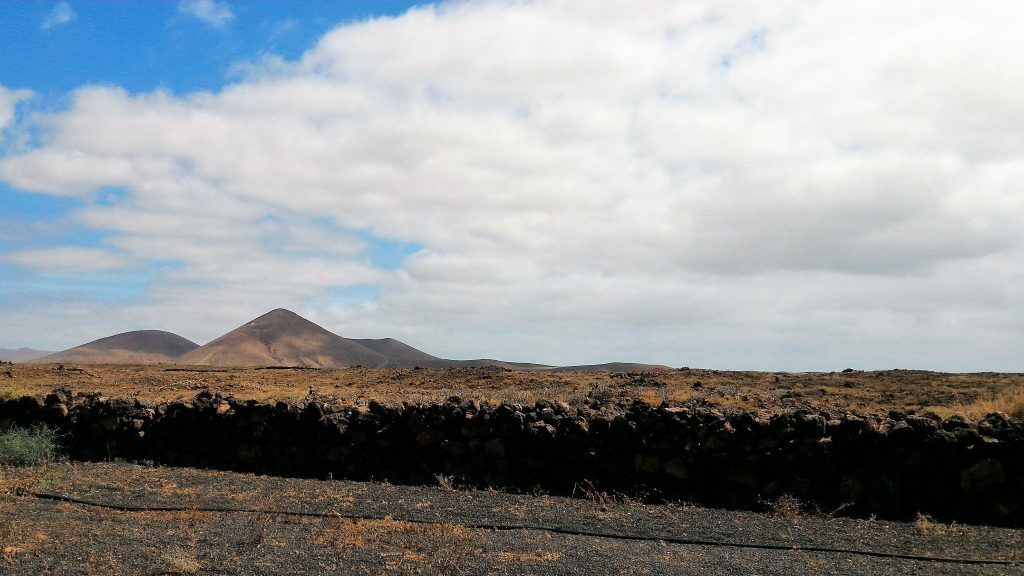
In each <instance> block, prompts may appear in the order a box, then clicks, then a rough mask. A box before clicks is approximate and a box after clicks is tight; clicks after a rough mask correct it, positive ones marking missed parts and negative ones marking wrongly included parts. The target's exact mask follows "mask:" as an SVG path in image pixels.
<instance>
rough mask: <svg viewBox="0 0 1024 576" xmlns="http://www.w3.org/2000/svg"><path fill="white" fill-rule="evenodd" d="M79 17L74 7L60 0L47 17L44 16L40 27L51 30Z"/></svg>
mask: <svg viewBox="0 0 1024 576" xmlns="http://www.w3.org/2000/svg"><path fill="white" fill-rule="evenodd" d="M77 17H78V14H76V13H75V10H74V8H72V7H71V4H68V3H67V2H58V3H57V4H56V5H54V7H53V10H50V12H49V13H47V15H46V17H45V18H43V22H42V24H40V25H39V27H40V28H41V29H43V30H50V29H51V28H58V27H60V26H63V25H65V24H68V23H70V22H71V21H72V20H74V19H75V18H77Z"/></svg>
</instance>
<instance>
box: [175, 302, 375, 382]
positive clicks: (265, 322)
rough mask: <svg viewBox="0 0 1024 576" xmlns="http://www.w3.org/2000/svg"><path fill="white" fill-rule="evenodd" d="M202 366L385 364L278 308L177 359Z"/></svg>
mask: <svg viewBox="0 0 1024 576" xmlns="http://www.w3.org/2000/svg"><path fill="white" fill-rule="evenodd" d="M177 362H178V363H179V364H193V365H200V366H242V367H244V366H308V367H314V368H340V367H344V366H356V365H359V366H367V367H377V366H382V365H385V364H387V358H386V357H385V355H384V354H381V353H379V352H376V351H374V350H371V349H370V348H367V347H366V346H364V345H362V344H360V343H358V342H355V341H353V340H349V339H347V338H342V337H341V336H338V335H337V334H334V333H332V332H329V331H327V330H325V329H324V328H322V327H320V326H318V325H316V324H314V323H312V322H310V321H309V320H306V319H305V318H303V317H302V316H299V315H298V314H296V313H294V312H291V311H289V310H284V309H282V308H278V309H277V310H273V311H271V312H268V313H266V314H264V315H263V316H260V317H259V318H256V319H255V320H252V321H251V322H248V323H246V324H244V325H242V326H239V327H238V328H236V329H234V330H232V331H231V332H228V333H227V334H225V335H223V336H221V337H220V338H217V339H216V340H214V341H213V342H210V343H209V344H206V345H205V346H200V347H199V348H196V349H195V350H192V351H191V352H189V353H187V354H184V355H182V356H181V357H179V358H178V359H177Z"/></svg>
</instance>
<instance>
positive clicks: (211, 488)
mask: <svg viewBox="0 0 1024 576" xmlns="http://www.w3.org/2000/svg"><path fill="white" fill-rule="evenodd" d="M1022 550H1024V530H1012V529H1003V528H991V527H984V526H961V525H948V524H940V523H936V522H933V521H931V520H929V519H927V518H923V517H922V518H920V519H918V521H917V522H913V523H897V522H884V521H876V520H855V519H848V518H831V517H828V516H823V515H804V514H799V513H793V512H790V511H787V510H785V509H782V510H778V511H776V512H775V513H772V514H758V513H751V512H736V511H725V510H712V509H706V508H700V507H696V506H679V505H673V506H662V505H658V506H655V505H644V504H641V503H638V502H633V501H629V500H622V499H608V498H606V497H604V496H603V495H593V496H592V497H590V498H559V497H553V496H547V495H543V494H532V495H531V494H506V493H502V492H495V491H480V490H461V489H453V488H451V487H449V486H445V485H439V486H396V485H390V484H384V483H367V482H348V481H317V480H295V479H285V478H273V477H262V476H255V475H251V474H237V473H230V472H210V471H201V470H191V469H183V468H160V467H147V466H138V465H128V464H118V463H100V464H51V465H47V466H40V467H36V468H17V469H15V468H3V467H0V574H11V575H14V574H19V575H20V574H53V575H64V574H75V575H94V574H95V575H101V574H103V575H106V574H140V575H141V574H145V575H156V574H239V575H242V574H254V575H255V574H427V575H430V574H437V575H449V574H450V575H455V574H499V575H502V574H506V575H513V574H516V575H518V574H522V575H526V574H565V575H589V574H594V575H597V574H677V575H688V574H692V575H697V574H723V575H740V574H743V575H747V574H760V575H775V574H778V575H784V574H785V575H788V574H871V575H881V574H900V575H903V574H930V575H971V574H978V575H982V574H985V575H988V574H992V575H996V574H1024V565H1022V564H1021V562H1024V556H1022V552H1021V551H1022Z"/></svg>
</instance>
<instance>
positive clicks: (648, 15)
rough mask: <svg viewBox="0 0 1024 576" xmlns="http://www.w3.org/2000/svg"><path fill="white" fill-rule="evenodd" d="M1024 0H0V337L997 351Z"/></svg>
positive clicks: (551, 359)
mask: <svg viewBox="0 0 1024 576" xmlns="http://www.w3.org/2000/svg"><path fill="white" fill-rule="evenodd" d="M1021 18H1024V5H1022V4H1019V3H1011V2H999V1H996V0H992V1H988V0H984V1H981V2H978V3H971V4H969V5H968V4H965V3H963V2H959V1H957V0H906V1H905V2H899V3H893V2H888V1H885V0H864V1H863V2H857V3H850V2H845V1H842V0H821V1H810V0H808V1H797V2H788V3H783V4H778V3H765V2H762V1H760V0H737V1H736V2H729V3H722V2H719V1H717V0H693V1H692V2H682V3H681V2H677V1H675V0H638V1H637V2H630V3H623V2H618V1H614V0H607V1H603V0H535V1H531V2H520V1H514V0H486V1H485V0H481V1H474V2H463V1H458V2H438V3H432V4H422V3H421V4H413V3H405V2H387V1H383V2H380V1H379V2H278V1H267V2H237V1H233V0H181V1H170V0H168V1H162V2H132V3H128V2H87V1H84V0H66V1H60V2H58V1H52V0H51V1H38V2H37V1H21V0H18V1H11V2H0V319H2V322H0V347H4V348H10V347H18V346H26V345H27V346H33V347H36V348H43V349H61V348H66V347H70V346H73V345H77V344H80V343H82V342H85V341H89V340H92V339H95V338H99V337H103V336H106V335H109V334H113V333H117V332H122V331H126V330H133V329H146V328H158V329H165V330H170V331H173V332H177V333H179V334H181V335H183V336H185V337H188V338H191V339H193V340H195V341H198V342H205V341H208V340H210V339H212V338H214V337H216V336H218V335H220V334H222V333H224V332H226V331H227V330H229V329H231V328H233V327H235V326H237V325H239V324H242V323H244V322H246V321H248V320H249V319H251V318H254V317H256V316H258V315H260V314H262V313H264V312H266V311H268V310H271V309H274V308H279V307H283V308H289V309H292V310H294V311H296V312H298V313H300V314H303V315H305V316H307V317H309V318H310V319H312V320H314V321H316V322H318V323H320V324H322V325H324V326H325V327H327V328H329V329H331V330H333V331H335V332H337V333H339V334H342V335H345V336H349V337H394V338H398V339H400V340H402V341H405V342H408V343H409V344H412V345H414V346H417V347H419V348H421V349H424V350H426V351H428V352H431V353H433V354H437V355H440V356H446V357H452V358H473V357H500V358H506V359H509V360H522V361H535V362H547V363H559V364H582V363H594V362H607V361H617V360H622V361H640V362H656V363H663V364H667V365H687V366H703V367H712V368H735V369H768V370H812V369H817V370H835V369H842V368H846V367H854V368H893V367H905V368H931V369H943V370H1020V369H1024V366H1022V364H1021V360H1020V354H1019V350H1020V349H1021V348H1022V347H1024V290H1021V289H1020V288H1021V286H1024V264H1022V263H1024V195H1022V193H1021V189H1020V184H1019V183H1020V182H1022V181H1024V162H1022V161H1021V155H1020V150H1022V149H1024V132H1022V131H1020V130H1013V129H1011V128H1010V127H1014V126H1021V125H1024V107H1022V106H1021V103H1020V98H1019V95H1020V87H1021V86H1024V56H1021V55H1022V54H1024V38H1022V37H1021V35H1020V34H1019V30H1018V29H1017V28H1018V26H1017V25H1016V23H1018V22H1020V21H1021Z"/></svg>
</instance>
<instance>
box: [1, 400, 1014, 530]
mask: <svg viewBox="0 0 1024 576" xmlns="http://www.w3.org/2000/svg"><path fill="white" fill-rule="evenodd" d="M624 408H625V409H624V411H616V412H612V411H610V410H604V409H602V407H601V406H598V405H593V406H590V407H573V408H570V407H569V406H567V405H565V404H562V403H558V402H546V401H539V402H537V403H536V405H534V406H522V405H517V404H503V405H500V406H490V405H483V406H480V405H478V404H476V403H475V402H465V401H461V400H459V399H458V398H452V399H450V400H449V401H448V402H446V403H444V404H432V405H403V406H400V407H386V406H382V405H380V404H377V403H375V402H371V403H370V404H369V405H368V406H365V407H355V408H351V407H350V408H344V409H339V410H334V409H330V408H326V407H325V406H324V405H323V404H321V403H318V402H315V401H310V402H307V403H304V404H295V403H285V402H279V403H277V404H276V405H272V404H260V403H257V402H253V401H246V402H243V401H237V400H235V399H232V398H221V397H220V396H217V395H213V394H210V393H208V392H204V393H201V394H200V395H198V396H197V397H196V398H195V399H194V400H193V401H191V402H189V403H182V402H174V403H167V404H159V405H144V404H140V403H133V402H131V401H126V400H108V399H105V398H99V397H97V396H95V395H83V394H79V395H78V396H76V397H74V398H72V397H71V394H70V393H69V392H67V391H55V392H54V393H52V394H50V395H49V396H47V397H46V398H45V399H39V398H34V397H23V398H19V399H13V400H7V401H0V431H2V430H5V429H7V428H9V427H11V426H30V425H36V424H39V423H45V424H46V425H49V426H52V427H55V428H57V429H59V430H60V431H61V432H62V433H63V434H64V436H63V437H62V438H63V440H62V441H63V443H64V448H65V450H66V452H67V454H68V455H69V456H70V457H71V458H73V459H79V460H106V459H114V458H119V459H127V460H148V461H152V462H155V463H157V464H162V465H172V466H193V467H202V468H216V469H224V470H238V471H248V472H256V473H263V474H274V475H282V476H303V477H328V476H333V477H335V478H352V479H370V478H374V479H379V480H388V481H392V482H398V483H434V482H435V481H436V477H437V476H438V475H445V476H453V477H454V479H455V480H456V481H457V482H462V483H467V484H472V485H481V486H495V487H502V488H510V489H522V490H533V489H538V488H539V489H542V490H545V491H549V492H552V493H559V494H571V493H574V492H578V491H579V490H580V489H581V488H583V489H586V490H595V489H596V490H600V491H607V492H621V493H625V494H630V495H633V496H642V497H646V498H650V499H653V500H659V499H679V500H685V501H691V502H696V503H701V504H706V505H713V506H726V507H737V508H748V509H758V508H761V507H763V506H764V505H765V503H766V502H770V501H772V500H774V499H776V498H778V497H779V496H782V495H784V494H789V495H792V496H795V497H797V498H799V499H801V500H803V501H805V502H808V503H811V504H814V505H816V506H817V507H818V508H819V509H820V510H822V511H824V512H833V511H836V510H838V511H839V512H838V513H839V514H845V515H856V516H868V515H876V516H878V517H882V518H896V519H909V518H913V517H914V516H915V515H916V514H917V513H918V512H922V513H926V514H929V515H931V516H932V517H934V518H936V519H939V520H955V521H959V522H972V523H989V524H999V525H1013V526H1021V525H1024V423H1022V422H1017V421H1010V420H1008V419H1007V418H1006V417H1005V416H1004V415H1002V414H990V415H989V416H988V417H987V418H985V419H984V420H982V421H980V422H972V421H969V420H965V419H963V418H960V417H951V418H948V419H945V420H942V419H941V418H938V417H937V416H918V415H905V414H899V413H890V414H889V415H887V416H878V415H873V416H862V415H857V414H851V413H828V412H808V411H797V412H793V413H785V414H777V415H774V416H772V417H771V418H767V419H766V418H759V417H758V416H756V415H754V414H751V413H748V412H742V411H733V412H725V413H723V412H722V411H720V410H718V409H716V408H713V407H702V406H692V407H689V408H668V407H666V406H661V407H652V406H648V405H646V404H634V405H632V406H627V407H624Z"/></svg>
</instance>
